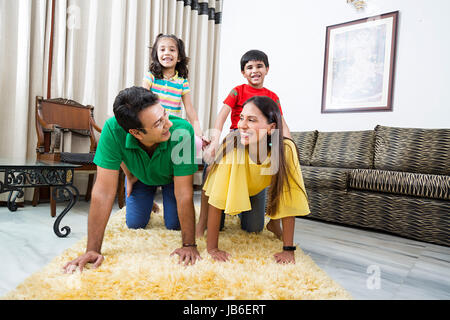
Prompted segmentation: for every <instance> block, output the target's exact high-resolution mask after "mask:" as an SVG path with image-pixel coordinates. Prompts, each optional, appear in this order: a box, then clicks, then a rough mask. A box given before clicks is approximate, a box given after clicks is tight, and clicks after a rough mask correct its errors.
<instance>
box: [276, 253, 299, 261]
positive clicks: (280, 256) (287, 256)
mask: <svg viewBox="0 0 450 320" xmlns="http://www.w3.org/2000/svg"><path fill="white" fill-rule="evenodd" d="M273 256H274V258H275V261H276V262H277V263H295V255H294V251H282V252H278V253H275V254H274V255H273Z"/></svg>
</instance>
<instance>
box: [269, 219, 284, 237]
mask: <svg viewBox="0 0 450 320" xmlns="http://www.w3.org/2000/svg"><path fill="white" fill-rule="evenodd" d="M266 228H267V230H269V231H270V232H272V233H273V234H274V235H275V237H277V238H278V239H280V240H282V238H283V231H282V230H281V225H280V220H272V219H270V221H269V223H268V224H267V225H266Z"/></svg>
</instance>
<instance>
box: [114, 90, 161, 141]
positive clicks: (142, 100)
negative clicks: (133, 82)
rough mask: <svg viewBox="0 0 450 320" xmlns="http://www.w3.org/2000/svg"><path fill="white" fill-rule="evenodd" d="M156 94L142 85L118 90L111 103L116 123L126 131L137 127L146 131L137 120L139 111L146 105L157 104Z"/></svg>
mask: <svg viewBox="0 0 450 320" xmlns="http://www.w3.org/2000/svg"><path fill="white" fill-rule="evenodd" d="M158 101H159V99H158V96H157V95H156V94H154V93H153V92H151V91H149V90H147V89H145V88H143V87H136V86H134V87H131V88H126V89H123V90H122V91H120V92H119V94H118V95H117V97H116V99H115V100H114V104H113V111H114V116H115V117H116V120H117V123H118V124H119V125H120V126H121V127H122V128H123V129H124V130H125V131H126V132H128V131H129V130H130V129H138V130H140V131H142V132H143V133H147V132H146V130H145V129H143V128H142V126H143V125H142V122H141V120H139V112H141V111H142V110H144V109H145V108H147V107H150V106H153V105H155V104H157V103H158Z"/></svg>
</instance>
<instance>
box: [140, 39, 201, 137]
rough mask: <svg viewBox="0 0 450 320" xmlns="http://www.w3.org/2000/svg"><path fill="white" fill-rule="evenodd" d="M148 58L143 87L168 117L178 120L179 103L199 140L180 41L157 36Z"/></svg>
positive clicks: (184, 54)
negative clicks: (148, 62) (155, 99)
mask: <svg viewBox="0 0 450 320" xmlns="http://www.w3.org/2000/svg"><path fill="white" fill-rule="evenodd" d="M150 56H151V57H150V70H149V71H148V72H147V73H146V75H145V77H144V81H143V87H144V88H146V89H148V90H151V91H152V92H154V93H156V94H157V95H158V96H159V100H160V103H161V105H162V106H163V107H164V109H166V111H167V112H168V113H169V114H172V115H174V116H177V117H181V115H182V114H181V110H182V109H181V107H182V104H183V105H184V108H185V110H186V116H187V118H188V121H189V122H190V123H191V124H192V126H193V128H194V132H195V135H196V136H197V137H199V138H200V139H201V137H203V134H202V130H201V128H200V122H199V121H198V116H197V112H196V111H195V109H194V107H193V105H192V99H191V93H190V91H191V89H190V87H189V82H188V80H187V78H188V74H189V71H188V62H189V58H188V57H186V52H185V50H184V42H183V40H181V39H178V38H177V37H176V36H174V35H164V34H162V33H160V34H159V35H158V36H157V37H156V40H155V43H154V44H153V46H152V48H151V54H150ZM196 140H198V138H196Z"/></svg>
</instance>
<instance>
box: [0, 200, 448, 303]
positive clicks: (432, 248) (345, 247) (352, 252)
mask: <svg viewBox="0 0 450 320" xmlns="http://www.w3.org/2000/svg"><path fill="white" fill-rule="evenodd" d="M157 199H158V198H157ZM195 200H196V203H198V202H199V194H198V192H196V197H195ZM88 209H89V204H88V203H86V202H84V201H83V200H81V201H80V202H78V203H77V204H76V205H75V207H74V208H72V210H71V211H70V212H69V213H68V214H67V215H66V217H64V219H63V220H62V223H61V226H65V225H68V226H70V228H71V229H72V232H71V234H70V235H69V237H67V238H58V237H56V235H55V234H54V233H53V229H52V228H53V222H54V219H53V218H51V217H50V213H49V206H48V204H41V205H38V206H37V207H35V208H33V207H32V206H30V205H27V206H25V207H24V208H19V209H18V210H17V211H16V212H10V211H9V210H8V209H7V208H6V207H0V243H1V245H0V257H1V259H2V263H0V297H1V296H3V295H4V294H6V293H7V292H8V291H9V290H12V289H14V288H15V287H16V286H17V285H18V284H19V283H21V282H22V281H23V280H24V279H25V278H26V277H27V276H29V275H31V274H32V273H33V272H36V271H38V270H39V269H41V268H42V267H44V266H45V265H46V264H47V263H48V262H49V261H50V260H52V259H53V258H54V257H55V256H57V255H58V254H60V253H61V252H62V251H63V250H65V249H67V248H68V247H70V246H72V245H73V244H74V243H75V242H76V241H78V240H79V239H81V238H83V237H84V236H85V235H86V230H87V212H88ZM116 210H118V207H117V206H116V207H115V208H114V209H113V212H115V211H116ZM58 212H59V211H58ZM295 242H296V243H297V244H298V245H299V246H300V248H302V250H303V251H304V252H305V253H306V254H308V255H310V256H311V257H312V259H313V260H314V261H315V262H316V263H317V265H318V266H319V267H321V268H322V269H323V270H324V271H325V272H327V273H328V275H329V276H330V277H332V278H333V279H334V280H335V281H337V282H338V283H339V284H341V285H342V286H343V287H344V288H346V289H347V290H348V291H349V292H350V293H351V294H352V295H353V297H354V298H355V299H450V248H449V247H444V246H438V245H433V244H429V243H424V242H419V241H413V240H408V239H404V238H400V237H396V236H392V235H387V234H382V233H377V232H371V231H366V230H361V229H355V228H349V227H344V226H339V225H334V224H329V223H324V222H318V221H313V220H310V219H297V220H296V232H295Z"/></svg>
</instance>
